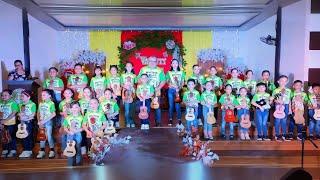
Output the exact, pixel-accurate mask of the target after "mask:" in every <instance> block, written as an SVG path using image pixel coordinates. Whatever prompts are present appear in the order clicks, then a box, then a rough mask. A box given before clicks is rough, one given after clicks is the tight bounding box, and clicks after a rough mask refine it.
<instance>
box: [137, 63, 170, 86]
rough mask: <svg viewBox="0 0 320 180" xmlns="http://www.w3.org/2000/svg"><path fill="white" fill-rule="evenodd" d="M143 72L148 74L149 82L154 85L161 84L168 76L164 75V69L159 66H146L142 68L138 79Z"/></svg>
mask: <svg viewBox="0 0 320 180" xmlns="http://www.w3.org/2000/svg"><path fill="white" fill-rule="evenodd" d="M142 74H147V75H148V78H149V82H148V83H149V84H150V85H152V86H153V87H157V86H159V84H160V83H161V82H164V81H166V77H165V75H164V72H163V69H161V68H159V67H155V68H150V67H149V66H145V67H143V68H141V70H140V72H139V75H138V79H140V77H141V75H142Z"/></svg>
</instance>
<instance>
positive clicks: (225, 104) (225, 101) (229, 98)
mask: <svg viewBox="0 0 320 180" xmlns="http://www.w3.org/2000/svg"><path fill="white" fill-rule="evenodd" d="M219 103H220V104H221V109H222V122H221V138H223V139H225V138H226V135H225V134H226V120H225V115H226V110H227V109H231V110H232V111H234V109H235V106H236V104H235V103H236V97H235V96H234V95H233V94H232V86H231V85H230V84H227V85H226V86H225V93H224V94H223V95H222V96H221V97H220V99H219ZM229 128H230V136H229V139H230V140H233V139H234V132H233V122H230V123H229Z"/></svg>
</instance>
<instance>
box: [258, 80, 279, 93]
mask: <svg viewBox="0 0 320 180" xmlns="http://www.w3.org/2000/svg"><path fill="white" fill-rule="evenodd" d="M259 82H262V83H265V84H266V85H267V92H270V93H271V92H272V91H273V90H275V89H276V85H275V84H274V83H273V82H271V81H263V80H260V81H259Z"/></svg>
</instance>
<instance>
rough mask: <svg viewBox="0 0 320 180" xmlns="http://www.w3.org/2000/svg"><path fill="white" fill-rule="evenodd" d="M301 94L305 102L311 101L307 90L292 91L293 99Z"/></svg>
mask: <svg viewBox="0 0 320 180" xmlns="http://www.w3.org/2000/svg"><path fill="white" fill-rule="evenodd" d="M299 95H300V96H301V97H302V100H303V102H304V103H307V102H308V101H309V98H308V96H307V94H306V93H305V92H295V91H292V93H291V99H293V98H295V97H296V96H299Z"/></svg>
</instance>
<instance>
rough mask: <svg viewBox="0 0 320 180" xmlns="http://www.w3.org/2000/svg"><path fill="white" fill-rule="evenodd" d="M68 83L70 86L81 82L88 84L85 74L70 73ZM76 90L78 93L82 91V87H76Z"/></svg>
mask: <svg viewBox="0 0 320 180" xmlns="http://www.w3.org/2000/svg"><path fill="white" fill-rule="evenodd" d="M68 84H70V85H71V86H74V85H82V84H88V77H87V75H85V74H83V73H82V74H72V75H70V76H69V78H68ZM76 91H77V92H78V93H81V92H82V88H77V89H76Z"/></svg>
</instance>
